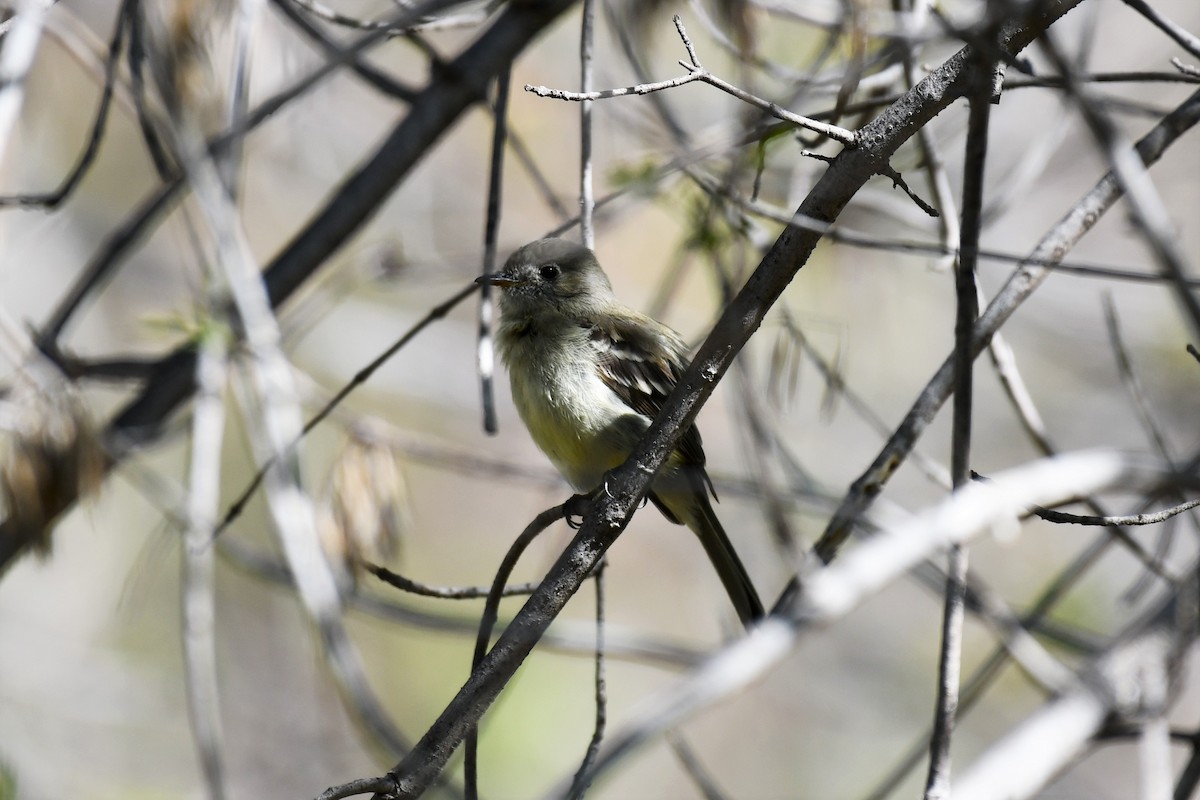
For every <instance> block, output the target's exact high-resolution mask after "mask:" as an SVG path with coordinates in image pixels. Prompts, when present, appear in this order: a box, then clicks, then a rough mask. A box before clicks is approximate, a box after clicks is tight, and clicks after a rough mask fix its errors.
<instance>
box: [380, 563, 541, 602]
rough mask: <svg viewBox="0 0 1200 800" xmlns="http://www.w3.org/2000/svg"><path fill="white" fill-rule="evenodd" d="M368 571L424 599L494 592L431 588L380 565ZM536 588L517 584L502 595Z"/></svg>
mask: <svg viewBox="0 0 1200 800" xmlns="http://www.w3.org/2000/svg"><path fill="white" fill-rule="evenodd" d="M366 569H367V572H369V573H371V574H372V575H374V576H375V577H376V578H379V580H381V581H383V582H384V583H386V584H387V585H388V586H393V587H395V588H397V589H400V590H402V591H405V592H409V593H411V594H417V595H421V596H422V597H437V598H440V599H442V600H477V599H479V598H481V597H487V596H488V593H489V592H491V591H492V588H491V587H490V586H430V585H429V584H427V583H419V582H417V581H414V580H413V579H411V578H406V577H404V576H403V575H400V574H397V573H395V572H392V571H391V570H390V569H388V568H387V567H381V566H379V565H378V564H367V565H366ZM536 588H537V584H536V583H517V584H513V585H512V586H505V587H504V588H503V589H501V591H500V594H501V596H503V597H512V596H514V595H522V594H529V593H531V592H532V591H533V590H534V589H536Z"/></svg>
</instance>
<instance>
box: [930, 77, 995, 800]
mask: <svg viewBox="0 0 1200 800" xmlns="http://www.w3.org/2000/svg"><path fill="white" fill-rule="evenodd" d="M972 67H973V73H974V74H973V82H974V86H973V87H972V91H971V94H970V96H969V97H968V101H969V103H970V105H969V120H968V123H967V152H966V159H965V162H966V166H965V172H964V175H963V211H962V234H961V235H962V239H961V243H960V245H959V257H958V263H957V264H955V267H954V276H955V281H954V286H955V324H954V354H953V356H952V358H953V363H954V416H953V422H952V426H953V429H952V432H951V437H952V439H951V452H950V475H951V478H952V479H953V481H954V488H955V490H959V489H961V488H962V487H963V486H966V485H968V484H969V483H970V480H971V475H970V469H971V465H970V462H971V417H972V412H973V410H974V405H973V404H974V388H973V387H974V371H973V367H974V363H975V354H974V353H973V352H972V347H971V345H972V339H973V335H974V331H975V323H976V319H977V318H978V316H979V289H978V287H977V286H976V282H975V268H976V264H977V261H978V250H979V236H980V228H981V220H980V217H981V214H982V210H983V192H984V186H985V182H984V164H985V162H986V160H987V149H988V123H989V120H990V118H991V108H992V85H993V80H992V77H993V75H994V74H995V69H996V64H995V62H992V61H990V60H985V58H984V56H982V55H980V56H979V57H977V58H976V59H975V60H974V61H973V63H972ZM967 558H968V556H967V550H966V547H965V545H961V544H958V545H954V546H953V547H951V548H950V551H949V554H948V556H947V565H946V597H945V607H944V611H943V616H942V646H941V651H940V655H939V660H938V682H937V704H936V709H935V711H934V723H933V736H932V738H931V739H930V744H929V772H928V776H927V778H926V782H925V798H926V800H942V799H943V798H948V797H949V796H950V742H951V739H952V737H953V732H954V725H955V722H956V720H957V715H958V702H959V692H960V689H961V687H960V685H959V683H960V677H961V672H962V637H963V618H964V609H963V596H964V594H965V593H966V584H967Z"/></svg>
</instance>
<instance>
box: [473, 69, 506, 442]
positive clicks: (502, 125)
mask: <svg viewBox="0 0 1200 800" xmlns="http://www.w3.org/2000/svg"><path fill="white" fill-rule="evenodd" d="M511 84H512V65H511V64H510V65H508V66H506V67H505V68H503V69H501V70H500V74H499V75H497V76H496V102H495V104H494V110H493V112H492V155H491V169H490V170H489V172H488V196H487V197H488V199H487V219H486V220H485V221H484V226H483V270H482V273H481V274H483V275H487V274H489V273H491V272H495V271H496V240H497V238H498V237H499V236H500V212H501V209H502V207H503V198H504V152H505V142H506V141H507V139H508V96H509V87H510V85H511ZM495 314H496V308H495V303H494V302H493V298H492V285H491V284H490V283H481V284H479V335H478V339H477V341H476V343H475V367H476V370H477V371H478V373H479V395H480V397H479V402H480V405H481V406H482V408H483V431H484V433H487V434H489V435H495V434H496V432H497V431H498V430H499V425H498V423H497V422H496V345H495V343H494V342H493V340H492V320H493V317H494V316H495Z"/></svg>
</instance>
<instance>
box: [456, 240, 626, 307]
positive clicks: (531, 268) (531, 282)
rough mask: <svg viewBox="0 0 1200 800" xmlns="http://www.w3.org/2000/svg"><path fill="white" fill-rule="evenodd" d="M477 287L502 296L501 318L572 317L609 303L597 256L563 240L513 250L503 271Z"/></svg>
mask: <svg viewBox="0 0 1200 800" xmlns="http://www.w3.org/2000/svg"><path fill="white" fill-rule="evenodd" d="M476 283H486V284H490V285H492V286H499V287H501V288H502V289H503V290H504V292H503V294H502V296H501V298H500V311H501V313H503V314H517V315H520V316H525V315H537V314H544V313H560V314H563V315H566V316H577V315H581V314H587V313H588V312H589V311H591V310H593V309H595V308H597V307H598V306H599V307H603V306H606V305H607V304H609V303H611V302H612V285H611V284H610V283H609V282H608V276H606V275H605V274H604V270H603V269H601V268H600V262H598V261H597V260H596V255H595V254H594V253H593V252H592V251H591V250H589V249H588V248H586V247H584V246H583V245H578V244H575V243H574V242H568V241H566V240H565V239H539V240H538V241H536V242H531V243H529V244H527V245H525V246H524V247H521V248H518V249H517V250H516V252H514V253H513V254H512V255H511V256H509V257H508V261H506V262H504V268H503V269H502V270H500V271H499V272H495V273H492V274H491V275H484V276H482V277H480V278H478V279H477V280H476Z"/></svg>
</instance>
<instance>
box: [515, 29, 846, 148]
mask: <svg viewBox="0 0 1200 800" xmlns="http://www.w3.org/2000/svg"><path fill="white" fill-rule="evenodd" d="M675 25H676V28H677V29H678V30H679V32H680V36H682V37H683V41H684V46H685V47H686V48H687V49H688V53H689V56H690V57H691V59H692V63H691V64H685V63H683V62H682V61H681V62H679V63H680V65H681V66H683V68H684V69H686V70H687V74H686V75H681V76H680V77H678V78H672V79H670V80H666V81H657V82H655V83H641V84H637V85H635V86H626V87H624V88H620V89H608V90H605V91H601V92H568V91H563V90H562V89H551V88H549V87H547V86H533V85H532V84H526V85H525V91H527V92H531V93H532V94H536V95H537V96H538V97H549V98H552V99H554V100H568V101H571V102H583V101H585V100H607V99H609V98H612V97H624V96H626V95H631V94H632V95H641V94H649V93H651V92H660V91H663V90H664V89H674V88H675V87H677V86H683V85H684V84H685V83H691V82H692V81H700V82H702V83H707V84H708V85H710V86H713V87H715V88H717V89H720V90H721V91H723V92H725V93H726V94H729V95H732V96H733V97H736V98H737V99H738V100H741V101H742V102H743V103H747V104H749V105H752V106H754V107H756V108H759V109H762V110H763V111H766V112H768V113H769V114H771V115H772V116H774V117H777V118H778V119H781V120H783V121H784V122H788V123H791V124H792V125H796V126H797V127H801V128H806V129H807V130H810V131H814V132H816V133H819V134H821V135H822V136H826V137H828V138H830V139H833V140H834V141H838V142H841V143H842V144H844V145H846V146H847V147H855V146H856V145H857V143H858V138H857V135H856V134H855V133H854V131H848V130H846V129H845V128H839V127H838V126H837V125H830V124H828V123H824V122H819V121H817V120H815V119H812V118H810V117H803V116H801V115H799V114H795V113H793V112H791V111H789V110H787V109H786V108H783V107H782V106H780V105H778V104H777V103H773V102H771V101H769V100H764V99H763V98H761V97H758V96H757V95H753V94H751V93H749V92H747V91H745V90H743V89H740V88H738V87H737V86H734V85H733V84H731V83H728V82H727V81H724V80H721V79H720V78H718V77H717V76H716V75H713V74H712V73H711V72H709V71H708V70H706V69H704V68H703V67H701V66H700V63H699V61H698V60H697V59H696V55H695V48H694V47H692V44H691V40H690V39H688V38H687V35H686V31H684V29H683V23H682V22H681V21H680V19H679V17H678V16H676V17H675Z"/></svg>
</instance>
